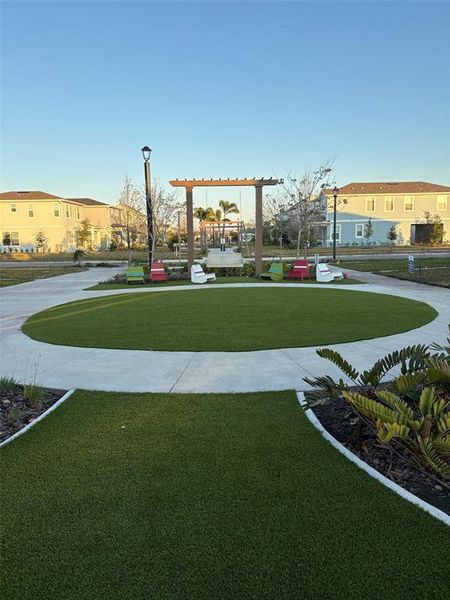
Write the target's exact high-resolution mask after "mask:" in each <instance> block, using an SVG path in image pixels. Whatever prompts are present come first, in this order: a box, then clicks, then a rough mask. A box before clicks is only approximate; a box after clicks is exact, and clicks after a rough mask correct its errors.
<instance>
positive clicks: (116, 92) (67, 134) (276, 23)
mask: <svg viewBox="0 0 450 600" xmlns="http://www.w3.org/2000/svg"><path fill="white" fill-rule="evenodd" d="M449 28H450V4H449V3H447V2H430V1H426V2H361V1H360V2H320V1H319V2H317V1H316V2H287V3H285V2H279V1H277V2H267V1H266V2H218V1H215V2H188V1H184V2H170V1H169V2H162V3H159V2H144V1H141V2H129V1H127V2H120V1H115V2H81V1H80V2H64V1H63V2H38V1H35V2H20V1H16V2H3V3H2V30H3V31H2V34H3V35H2V114H3V121H2V172H1V176H2V183H1V188H2V190H9V189H42V190H46V191H48V192H50V193H55V194H58V195H63V196H68V197H70V196H72V197H76V196H91V197H94V198H97V199H99V200H103V201H107V202H114V201H115V200H116V199H117V197H118V195H119V192H120V188H121V182H122V179H123V176H124V175H125V174H128V175H129V176H131V177H132V178H134V179H136V180H137V181H140V180H141V179H142V160H141V156H140V148H141V147H142V146H143V145H145V144H148V145H149V146H150V147H152V148H153V155H152V170H153V174H155V175H158V176H159V177H160V178H161V181H162V182H166V181H167V180H168V179H170V178H176V177H178V178H184V177H188V178H190V177H198V178H201V177H238V176H239V177H245V176H247V177H253V176H258V177H259V176H261V175H264V176H276V175H282V174H283V173H284V171H285V170H286V169H287V168H290V169H293V170H294V171H298V172H302V171H303V170H304V169H305V168H308V167H310V168H314V167H317V166H318V165H320V164H321V163H323V162H325V161H327V160H329V159H335V178H336V181H337V183H338V185H344V184H345V183H348V182H349V181H377V180H381V181H382V180H408V179H409V180H428V181H433V182H437V183H443V184H450V150H449V144H450V116H449V106H450V83H449V82H450V68H449V62H450V60H449V51H448V31H449ZM248 194H249V191H248V190H243V192H242V197H243V198H244V205H245V206H249V204H248V203H249V200H248V198H249V196H248ZM219 197H226V198H227V199H229V200H232V201H237V199H238V192H237V191H236V190H232V191H228V192H227V191H225V192H224V191H223V190H218V191H217V192H215V193H213V192H211V191H210V192H209V198H208V200H209V203H210V204H211V203H214V201H215V200H214V198H219ZM196 201H197V203H198V204H202V203H203V204H204V201H205V192H204V190H201V191H199V192H198V195H197V198H196Z"/></svg>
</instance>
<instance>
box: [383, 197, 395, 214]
mask: <svg viewBox="0 0 450 600" xmlns="http://www.w3.org/2000/svg"><path fill="white" fill-rule="evenodd" d="M384 212H394V198H391V197H387V198H385V199H384Z"/></svg>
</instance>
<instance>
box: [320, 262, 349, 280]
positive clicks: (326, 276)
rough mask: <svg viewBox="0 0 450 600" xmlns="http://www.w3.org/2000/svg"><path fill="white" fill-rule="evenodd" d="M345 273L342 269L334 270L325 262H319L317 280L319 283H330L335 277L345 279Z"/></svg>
mask: <svg viewBox="0 0 450 600" xmlns="http://www.w3.org/2000/svg"><path fill="white" fill-rule="evenodd" d="M343 278H344V274H343V272H342V271H334V270H332V269H330V267H329V266H328V265H327V264H325V263H319V264H318V265H316V281H318V282H319V283H329V282H330V281H334V280H335V279H343Z"/></svg>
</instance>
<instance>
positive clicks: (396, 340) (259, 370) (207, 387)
mask: <svg viewBox="0 0 450 600" xmlns="http://www.w3.org/2000/svg"><path fill="white" fill-rule="evenodd" d="M120 270H121V269H120V268H95V269H91V270H89V271H83V272H80V273H71V274H68V275H62V276H59V277H53V278H49V279H41V280H36V281H33V282H30V283H24V284H20V285H17V286H11V287H7V288H3V289H2V290H1V291H0V325H1V334H0V348H1V366H0V375H9V376H13V377H15V378H16V379H17V380H18V381H20V382H25V381H33V380H36V382H37V383H38V384H39V385H42V386H46V387H55V388H61V389H70V388H77V387H80V388H86V389H98V390H109V391H113V390H116V391H130V392H139V391H147V392H250V391H263V390H282V389H296V390H304V389H307V387H308V386H307V385H306V384H305V382H304V381H303V377H305V376H308V377H311V376H317V375H325V374H327V375H331V376H340V375H341V373H340V371H339V370H338V369H337V368H335V367H334V366H333V365H332V364H331V363H329V362H328V361H325V360H323V359H321V358H319V357H318V356H317V355H316V352H315V350H316V348H287V349H281V350H262V351H258V352H152V351H142V350H110V349H96V348H78V347H70V346H55V345H52V344H46V343H43V342H38V341H35V340H32V339H30V338H28V337H27V336H25V335H24V334H23V333H22V332H21V330H20V328H21V325H22V324H23V322H24V321H25V320H26V319H27V318H28V317H29V316H31V315H32V314H34V313H36V312H39V311H41V310H44V309H46V308H49V307H51V306H55V305H57V304H62V303H65V302H72V301H75V300H81V299H85V298H92V297H95V296H104V295H109V294H112V293H113V294H129V293H152V292H154V291H155V290H154V289H152V288H139V289H136V288H133V289H125V290H114V291H111V292H109V291H106V292H105V291H96V292H86V291H83V289H84V288H87V287H89V286H92V285H94V284H95V283H96V282H97V281H102V280H105V279H108V278H110V277H111V276H112V275H113V274H115V273H116V272H119V271H120ZM350 273H351V274H352V276H353V277H355V278H357V279H359V280H362V281H366V282H367V284H366V285H352V286H332V285H330V286H329V287H336V288H337V287H339V289H340V290H345V291H356V290H361V291H370V292H375V293H384V294H392V295H396V296H402V297H406V298H410V299H413V300H420V301H422V302H427V303H428V304H430V305H431V306H433V307H434V308H435V309H436V310H437V311H438V312H439V316H438V317H437V318H436V319H435V320H434V321H432V322H431V323H429V324H428V325H425V326H424V327H421V328H419V329H416V330H413V331H409V332H405V333H401V334H397V335H392V336H387V337H382V338H377V339H373V340H365V341H360V342H351V343H345V344H338V345H335V346H333V347H334V348H335V349H336V350H338V351H339V352H342V353H343V354H344V356H345V357H346V358H347V360H349V361H350V362H351V363H352V364H353V365H354V366H355V367H356V368H357V369H364V368H368V367H370V366H371V365H372V364H373V363H374V362H375V360H377V359H378V358H380V357H381V356H383V355H384V354H386V353H388V352H392V351H393V350H395V349H398V348H401V347H403V346H407V345H412V344H418V343H431V342H439V343H443V342H444V341H445V338H446V336H447V331H448V329H447V324H448V323H449V322H450V290H448V289H445V288H437V287H432V286H425V285H420V284H416V283H411V282H408V281H401V280H396V279H392V278H389V277H382V276H379V275H373V274H372V273H361V272H356V271H350ZM232 285H234V286H239V285H242V286H246V285H259V284H232ZM272 285H276V284H272ZM280 285H282V286H283V287H286V286H287V285H290V284H280ZM292 285H293V286H297V284H292ZM310 285H311V287H317V286H316V285H315V284H310ZM307 286H308V284H305V285H303V286H301V287H300V286H298V287H299V290H300V289H304V287H307ZM210 287H212V286H211V285H210V286H208V288H210ZM214 287H227V286H226V284H220V285H217V286H214ZM321 287H322V289H323V286H321ZM160 289H161V288H158V290H160ZM165 289H166V290H168V291H171V292H174V293H175V292H177V291H179V288H177V287H176V286H174V287H168V288H165ZM184 289H199V288H198V286H186V288H184ZM201 289H204V288H201ZM158 290H156V291H158ZM379 318H382V315H374V319H379Z"/></svg>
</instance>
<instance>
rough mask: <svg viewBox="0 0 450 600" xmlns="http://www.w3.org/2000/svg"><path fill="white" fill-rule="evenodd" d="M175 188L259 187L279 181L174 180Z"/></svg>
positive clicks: (171, 182) (171, 181) (171, 183)
mask: <svg viewBox="0 0 450 600" xmlns="http://www.w3.org/2000/svg"><path fill="white" fill-rule="evenodd" d="M169 183H170V185H171V186H173V187H184V188H193V187H245V186H247V187H257V186H264V185H277V184H278V183H280V181H279V180H278V179H272V177H270V178H269V179H264V178H261V179H247V178H245V179H172V180H170V181H169Z"/></svg>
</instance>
